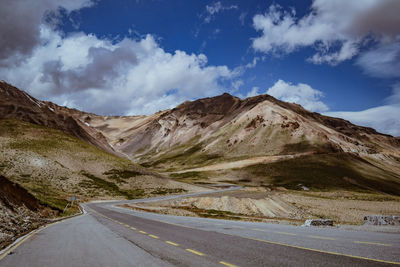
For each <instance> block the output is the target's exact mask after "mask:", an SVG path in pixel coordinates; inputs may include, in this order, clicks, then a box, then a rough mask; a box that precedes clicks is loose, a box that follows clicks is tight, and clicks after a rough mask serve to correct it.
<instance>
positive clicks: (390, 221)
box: [364, 215, 400, 225]
mask: <svg viewBox="0 0 400 267" xmlns="http://www.w3.org/2000/svg"><path fill="white" fill-rule="evenodd" d="M364 224H367V225H400V216H396V215H365V216H364Z"/></svg>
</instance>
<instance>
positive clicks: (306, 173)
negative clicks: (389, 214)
mask: <svg viewBox="0 0 400 267" xmlns="http://www.w3.org/2000/svg"><path fill="white" fill-rule="evenodd" d="M360 166H362V167H363V168H365V170H366V171H367V172H365V171H363V172H361V171H360V169H361V168H360ZM241 171H245V172H247V173H249V174H250V175H251V176H253V177H254V178H258V179H260V180H262V181H266V182H268V183H270V184H272V185H274V186H283V187H286V188H288V189H294V190H299V189H301V187H300V186H301V185H304V186H306V187H308V188H310V189H313V190H320V191H328V190H332V189H346V190H354V191H360V192H361V191H380V192H385V193H390V194H395V195H399V194H400V183H399V182H398V178H399V177H398V176H396V175H394V174H391V173H388V172H386V171H384V170H381V169H378V168H376V167H375V166H373V165H371V164H369V163H368V162H366V161H364V160H362V159H361V158H357V157H355V156H350V155H349V154H345V153H337V154H318V155H308V156H303V157H299V158H294V159H290V160H285V161H279V162H274V163H270V164H257V165H252V166H248V167H246V168H243V169H241ZM388 178H389V179H388ZM390 178H391V179H390ZM396 180H397V181H396Z"/></svg>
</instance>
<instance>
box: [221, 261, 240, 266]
mask: <svg viewBox="0 0 400 267" xmlns="http://www.w3.org/2000/svg"><path fill="white" fill-rule="evenodd" d="M219 263H221V264H222V265H225V266H228V267H236V265H233V264H230V263H227V262H224V261H220V262H219Z"/></svg>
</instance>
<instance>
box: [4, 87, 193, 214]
mask: <svg viewBox="0 0 400 267" xmlns="http://www.w3.org/2000/svg"><path fill="white" fill-rule="evenodd" d="M82 114H87V113H84V112H80V111H78V110H72V109H68V108H66V107H60V106H57V105H55V104H53V103H49V102H44V101H39V100H37V99H35V98H33V97H31V96H30V95H28V94H27V93H25V92H23V91H21V90H19V89H17V88H15V87H13V86H11V85H9V84H7V83H5V82H0V175H4V176H5V177H7V178H8V179H10V180H11V181H12V182H15V183H18V184H19V185H21V186H22V187H23V188H25V189H27V190H28V192H29V193H30V194H32V195H33V196H34V197H35V198H37V199H38V200H39V201H40V202H41V203H43V204H45V205H48V206H50V207H52V208H53V209H56V210H59V211H62V210H63V209H64V207H65V205H66V203H67V199H68V197H69V196H71V195H75V196H78V197H80V198H81V199H82V200H87V199H102V198H107V199H110V198H120V199H124V198H128V199H132V198H138V197H146V196H153V195H160V194H168V193H177V192H183V191H192V190H198V189H199V188H198V187H196V186H191V185H188V184H183V183H180V182H176V181H172V180H170V179H167V178H165V177H163V176H161V175H159V174H157V173H155V172H151V171H148V170H146V169H144V168H143V167H141V166H139V165H136V164H133V163H132V162H131V161H130V160H128V159H126V158H125V157H122V155H121V154H120V153H118V152H115V151H114V150H113V149H112V147H111V146H109V144H108V143H107V140H106V139H105V138H104V136H103V135H102V134H101V133H100V132H99V131H98V130H96V129H95V128H92V127H90V126H89V125H86V124H85V123H84V122H83V121H80V119H78V117H79V116H82ZM68 212H69V211H67V213H68ZM71 212H73V211H71Z"/></svg>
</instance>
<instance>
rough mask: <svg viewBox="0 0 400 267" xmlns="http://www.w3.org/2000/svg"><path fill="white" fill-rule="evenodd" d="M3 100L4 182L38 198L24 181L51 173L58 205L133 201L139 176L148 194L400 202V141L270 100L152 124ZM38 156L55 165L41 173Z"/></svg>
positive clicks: (21, 98) (16, 98) (17, 94)
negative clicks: (270, 194) (200, 188)
mask: <svg viewBox="0 0 400 267" xmlns="http://www.w3.org/2000/svg"><path fill="white" fill-rule="evenodd" d="M0 94H1V96H2V97H1V98H0V99H1V100H0V118H3V120H0V123H1V125H0V137H1V138H2V139H0V140H2V141H1V142H0V143H2V144H3V145H2V147H3V148H4V147H7V149H3V153H2V158H0V160H2V161H3V162H4V161H5V160H6V161H7V162H8V163H7V164H5V165H7V166H6V167H3V174H5V175H7V177H10V179H12V180H13V181H20V182H21V183H22V184H23V185H24V186H26V187H27V188H30V189H31V190H33V188H34V185H35V184H38V183H37V182H35V183H32V180H31V179H24V178H23V177H24V176H29V177H31V176H32V175H33V174H35V175H36V177H39V173H40V172H41V175H43V176H45V177H47V178H46V179H43V176H42V178H40V179H38V180H39V181H43V180H45V181H46V182H45V183H44V185H42V188H46V186H45V185H46V183H48V182H49V181H51V182H50V184H51V185H52V186H53V185H56V184H57V186H55V187H54V186H53V187H54V188H56V189H57V190H55V191H57V193H55V194H54V195H59V194H61V193H62V192H69V193H71V192H74V190H75V191H76V192H77V194H81V195H84V196H88V197H99V196H110V195H111V196H112V195H119V196H125V197H132V196H134V195H135V193H134V192H142V191H140V190H139V191H135V190H136V189H140V188H142V187H143V186H144V183H143V181H144V180H143V179H142V180H141V179H140V178H137V179H134V177H136V176H138V177H142V176H145V177H152V178H151V179H150V178H148V179H149V180H151V181H152V182H150V184H151V186H147V189H146V190H145V191H146V193H148V194H151V192H153V191H154V192H156V191H157V190H156V189H155V188H156V187H157V183H163V185H162V187H166V188H170V189H171V190H172V189H174V188H181V189H184V188H185V186H188V185H187V184H182V183H177V184H173V181H171V180H168V179H166V178H165V175H168V176H169V177H170V178H172V179H173V180H174V181H175V182H185V183H191V184H205V183H225V182H229V183H236V184H240V185H244V186H248V187H262V188H265V189H268V190H274V189H276V188H286V189H291V190H304V188H308V189H311V190H351V191H368V192H371V191H373V192H377V193H389V194H396V195H399V194H400V175H399V173H400V140H399V139H398V138H394V137H392V136H390V135H385V134H381V133H378V132H376V131H375V130H374V129H372V128H367V127H361V126H357V125H354V124H352V123H350V122H349V121H346V120H343V119H339V118H332V117H327V116H324V115H321V114H318V113H313V112H309V111H307V110H305V109H304V108H302V107H301V106H300V105H297V104H293V103H285V102H282V101H279V100H277V99H275V98H273V97H272V96H269V95H259V96H255V97H250V98H247V99H244V100H242V99H239V98H237V97H234V96H231V95H229V94H226V93H225V94H223V95H220V96H216V97H210V98H204V99H199V100H195V101H186V102H184V103H182V104H180V105H179V106H177V107H175V108H173V109H170V110H164V111H160V112H157V113H155V114H152V115H149V116H144V115H143V116H100V115H96V114H92V113H86V112H82V111H79V110H76V109H69V108H66V107H60V106H58V105H55V104H53V103H50V102H44V101H39V100H37V99H35V98H33V97H31V96H29V95H28V94H26V93H25V92H23V91H21V90H19V89H17V88H15V87H12V86H11V85H8V84H7V83H5V82H2V83H0ZM9 118H12V119H11V120H10V119H9ZM1 129H3V130H1ZM11 130H12V131H14V133H13V132H12V131H11ZM32 153H34V156H38V155H39V156H40V157H41V160H42V161H40V162H42V163H40V164H43V162H47V161H49V160H50V161H51V164H47V163H46V164H44V165H45V166H46V168H43V167H41V168H42V169H40V172H38V170H37V169H35V168H33V169H32V165H34V164H33V163H30V165H29V166H28V164H27V163H26V161H28V160H27V158H29V161H32V159H33V158H34V156H33V154H32ZM21 155H22V156H21ZM122 156H123V157H122ZM18 157H22V158H23V160H20V159H19V158H18ZM128 159H130V160H128ZM15 162H19V163H18V164H15ZM132 162H135V163H139V164H140V165H142V166H143V167H146V168H148V169H145V168H143V167H141V166H139V165H137V164H133V163H132ZM35 164H39V163H35ZM40 164H39V165H40ZM13 165H18V166H13ZM64 168H65V169H68V171H69V173H68V174H65V169H64ZM149 169H151V170H152V171H149ZM4 170H6V171H4ZM42 170H46V171H42ZM55 170H56V171H55ZM0 171H1V169H0ZM52 172H56V173H57V175H56V177H57V178H52V175H50V174H51V173H52ZM125 172H127V173H128V174H129V173H130V174H132V173H134V174H135V175H132V176H131V177H129V179H128V180H129V181H130V182H127V181H125V180H124V179H122V178H121V177H124V174H125ZM16 173H17V174H18V175H14V174H16ZM136 173H139V174H140V175H137V174H136ZM157 173H164V175H163V176H160V175H159V174H157ZM0 174H1V172H0ZM125 176H126V175H125ZM13 177H19V178H18V179H16V178H15V179H14V178H13ZM21 177H22V178H21ZM63 177H64V178H63ZM65 177H74V178H73V179H72V178H68V179H70V180H68V182H63V179H65ZM99 179H100V180H99ZM139 180H141V181H142V183H139V182H138V181H139ZM72 181H75V182H72ZM134 181H136V182H134ZM167 181H168V182H167ZM146 182H147V180H146ZM85 183H86V184H85ZM109 183H112V184H114V185H115V184H116V186H117V187H114V185H111V184H109ZM165 184H169V186H165ZM58 188H62V190H58ZM100 188H102V189H101V190H100ZM132 188H136V189H135V190H134V191H133V193H132V192H131V193H132V194H131V193H128V192H130V191H129V190H132ZM192 189H193V190H195V189H194V188H191V189H189V190H192ZM152 190H153V191H152ZM185 190H186V189H185ZM101 192H102V193H101ZM39 195H40V194H39Z"/></svg>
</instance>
